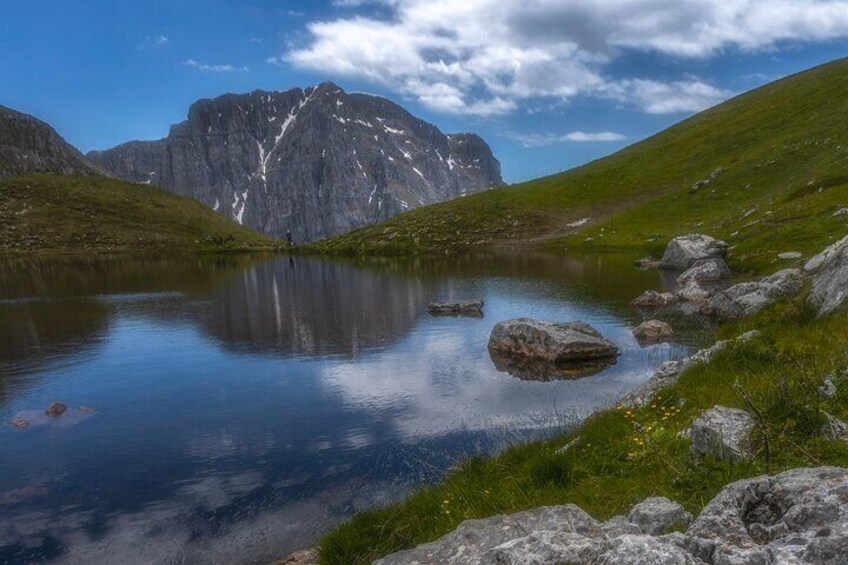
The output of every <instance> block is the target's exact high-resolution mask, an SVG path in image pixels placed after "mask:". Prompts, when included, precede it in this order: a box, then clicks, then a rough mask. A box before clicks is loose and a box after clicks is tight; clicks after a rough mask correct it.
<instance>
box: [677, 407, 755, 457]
mask: <svg viewBox="0 0 848 565" xmlns="http://www.w3.org/2000/svg"><path fill="white" fill-rule="evenodd" d="M753 430H754V420H753V418H751V415H750V414H748V413H747V412H745V411H744V410H739V409H737V408H728V407H726V406H713V407H712V408H710V409H709V410H706V411H705V412H703V413H702V414H701V415H700V416H698V417H697V418H696V419H695V421H694V422H693V423H692V428H691V429H690V430H689V438H690V439H691V440H692V453H694V454H695V455H697V456H699V457H712V458H714V459H721V460H724V461H739V460H742V459H747V458H748V457H749V452H748V440H749V437H750V435H751V432H752V431H753Z"/></svg>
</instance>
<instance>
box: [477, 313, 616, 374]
mask: <svg viewBox="0 0 848 565" xmlns="http://www.w3.org/2000/svg"><path fill="white" fill-rule="evenodd" d="M489 350H495V351H497V352H500V353H508V354H510V355H517V356H520V357H529V358H533V359H541V360H544V361H548V362H552V363H567V362H577V361H587V360H592V359H607V358H612V357H615V356H616V355H617V354H618V347H617V346H616V345H615V344H614V343H613V342H611V341H609V340H608V339H605V338H604V337H602V336H601V334H600V333H598V331H597V330H595V329H594V328H593V327H592V326H590V325H588V324H585V323H583V322H570V323H567V324H558V323H555V322H548V321H544V320H532V319H530V318H518V319H515V320H506V321H504V322H499V323H498V324H496V325H495V327H494V328H493V329H492V334H491V336H490V337H489Z"/></svg>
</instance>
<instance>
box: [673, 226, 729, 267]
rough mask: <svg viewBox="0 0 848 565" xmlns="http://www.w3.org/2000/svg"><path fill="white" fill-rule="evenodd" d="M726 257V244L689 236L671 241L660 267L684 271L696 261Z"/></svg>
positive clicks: (697, 235) (692, 235) (699, 235)
mask: <svg viewBox="0 0 848 565" xmlns="http://www.w3.org/2000/svg"><path fill="white" fill-rule="evenodd" d="M726 257H727V244H726V243H725V242H723V241H719V240H717V239H715V238H712V237H710V236H708V235H701V234H689V235H683V236H680V237H675V238H674V239H672V240H671V241H670V242H669V244H668V245H667V246H666V248H665V253H664V254H663V257H662V261H661V262H660V267H661V268H663V269H671V270H678V271H685V270H686V269H688V268H689V267H691V266H692V265H694V264H695V263H696V262H697V261H700V260H705V259H722V260H724V259H725V258H726Z"/></svg>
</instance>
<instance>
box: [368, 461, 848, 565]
mask: <svg viewBox="0 0 848 565" xmlns="http://www.w3.org/2000/svg"><path fill="white" fill-rule="evenodd" d="M846 555H848V471H846V470H845V469H840V468H834V467H819V468H800V469H794V470H791V471H787V472H785V473H781V474H779V475H776V476H773V477H769V476H761V477H757V478H753V479H746V480H742V481H738V482H735V483H732V484H730V485H727V486H726V487H724V488H723V489H722V490H721V491H720V492H719V493H718V495H717V496H716V497H715V498H713V499H712V500H711V501H710V502H709V503H708V504H707V505H706V507H704V509H703V510H702V511H701V513H700V515H699V516H698V517H697V518H695V519H693V517H692V516H691V515H690V514H689V513H688V512H686V510H685V509H684V508H683V507H682V506H681V505H679V504H677V503H675V502H673V501H671V500H668V499H666V498H659V497H655V498H649V499H647V500H645V501H643V502H642V503H640V504H637V505H636V506H634V507H633V509H632V510H631V511H630V513H629V514H628V515H627V516H623V515H622V516H616V517H614V518H612V519H610V520H607V521H606V522H600V521H598V520H595V519H594V518H592V517H591V516H590V515H589V514H587V513H586V512H584V511H583V510H582V509H580V508H579V507H577V506H575V505H571V504H569V505H564V506H549V507H543V508H537V509H534V510H529V511H525V512H518V513H516V514H510V515H502V516H495V517H493V518H488V519H485V520H468V521H465V522H463V523H462V524H461V525H460V526H459V527H458V528H457V529H456V530H454V531H453V532H451V533H450V534H448V535H446V536H444V537H442V538H440V539H438V540H436V541H434V542H432V543H428V544H425V545H422V546H419V547H417V548H415V549H411V550H407V551H401V552H398V553H395V554H392V555H390V556H388V557H385V558H383V559H380V560H378V561H376V562H375V565H401V564H404V565H408V564H412V563H415V564H418V565H431V564H432V565H435V564H441V565H460V564H462V565H472V564H479V565H484V564H485V565H488V564H491V565H507V564H510V565H513V564H514V565H518V564H536V565H543V564H551V565H553V564H562V563H568V564H570V565H584V564H585V565H589V564H593V565H594V564H610V565H611V564H619V565H637V564H639V565H642V564H646V565H647V564H649V563H650V564H654V563H656V564H661V565H737V564H738V565H760V564H763V565H765V564H768V563H834V564H836V563H845V562H846V561H845V560H846V557H845V556H846Z"/></svg>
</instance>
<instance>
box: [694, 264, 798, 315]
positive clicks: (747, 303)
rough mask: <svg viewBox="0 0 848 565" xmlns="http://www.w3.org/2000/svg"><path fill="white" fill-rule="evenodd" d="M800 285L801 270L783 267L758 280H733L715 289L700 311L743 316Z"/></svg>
mask: <svg viewBox="0 0 848 565" xmlns="http://www.w3.org/2000/svg"><path fill="white" fill-rule="evenodd" d="M803 285H804V273H803V272H801V270H800V269H783V270H782V271H778V272H776V273H774V274H773V275H770V276H768V277H765V278H763V279H761V280H759V281H752V282H744V283H739V284H735V285H733V286H731V287H730V288H727V289H724V290H721V291H719V292H717V293H716V294H714V295H713V296H712V297H710V299H709V301H708V302H707V303H706V304H705V305H704V307H703V308H702V312H703V313H704V314H707V315H709V316H712V317H714V318H718V319H720V320H735V319H738V318H743V317H745V316H750V315H751V314H754V313H756V312H759V311H760V310H762V309H763V308H765V307H766V306H768V305H769V304H772V303H773V302H775V301H777V300H778V299H780V298H785V297H787V296H791V295H793V294H796V293H798V292H799V291H800V290H801V288H802V287H803Z"/></svg>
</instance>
